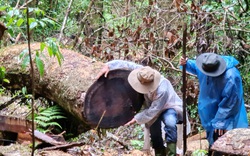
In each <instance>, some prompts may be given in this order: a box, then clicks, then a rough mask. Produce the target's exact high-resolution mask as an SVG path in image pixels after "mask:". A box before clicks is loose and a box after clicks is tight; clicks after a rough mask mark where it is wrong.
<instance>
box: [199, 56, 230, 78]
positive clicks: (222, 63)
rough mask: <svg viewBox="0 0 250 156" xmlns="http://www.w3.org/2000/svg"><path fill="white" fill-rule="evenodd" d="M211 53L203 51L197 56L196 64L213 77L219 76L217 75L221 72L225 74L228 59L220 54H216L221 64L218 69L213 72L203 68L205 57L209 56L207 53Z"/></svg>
mask: <svg viewBox="0 0 250 156" xmlns="http://www.w3.org/2000/svg"><path fill="white" fill-rule="evenodd" d="M209 54H211V53H203V54H201V55H199V56H198V57H197V58H196V66H197V67H198V69H199V70H200V71H201V72H202V73H204V74H205V75H207V76H211V77H217V76H220V75H221V74H223V73H224V72H225V70H226V68H227V65H226V61H225V60H224V59H223V58H222V57H221V56H219V55H217V54H215V55H217V56H218V60H219V62H220V65H219V67H218V69H217V70H216V71H213V72H207V71H205V70H203V68H202V63H203V60H204V59H205V57H207V55H209Z"/></svg>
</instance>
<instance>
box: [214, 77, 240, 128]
mask: <svg viewBox="0 0 250 156" xmlns="http://www.w3.org/2000/svg"><path fill="white" fill-rule="evenodd" d="M240 85H241V79H240V77H233V76H232V77H231V78H230V79H229V80H228V82H227V83H226V86H225V88H224V90H223V92H222V97H223V98H222V100H221V102H220V103H219V105H218V106H219V108H218V111H217V113H216V115H215V118H214V119H213V120H212V126H213V127H214V129H222V130H226V129H227V127H228V125H229V124H230V121H231V120H233V119H232V118H233V117H234V116H235V115H236V114H237V113H238V112H239V110H240V107H241V99H240V98H241V95H240V94H241V91H240V90H239V89H240V88H241V87H240Z"/></svg>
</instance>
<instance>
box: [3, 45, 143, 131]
mask: <svg viewBox="0 0 250 156" xmlns="http://www.w3.org/2000/svg"><path fill="white" fill-rule="evenodd" d="M27 47H28V46H27V44H23V45H15V46H10V47H6V48H5V49H2V50H0V66H4V67H5V68H6V74H7V75H6V76H7V77H6V78H7V79H9V80H10V83H9V84H6V83H4V84H3V85H4V86H6V87H7V88H10V89H20V88H21V87H23V86H27V88H30V82H31V81H30V74H29V68H27V69H25V70H23V69H22V68H21V64H22V63H21V61H20V60H19V55H20V53H21V52H22V51H23V50H24V49H27ZM39 48H40V44H39V43H33V44H31V50H32V52H33V54H35V53H34V52H35V51H37V50H39ZM60 52H61V53H62V55H63V57H64V61H63V62H62V65H61V66H60V65H59V63H58V62H57V59H56V58H54V57H49V56H48V52H46V51H44V52H43V54H44V55H45V57H44V58H43V62H44V64H45V66H44V68H45V69H44V71H45V72H44V76H43V77H41V76H40V75H39V72H38V71H37V69H36V68H35V93H36V95H38V96H43V97H45V98H48V99H50V100H52V101H54V102H56V103H57V104H58V105H60V106H61V107H63V108H64V109H65V110H66V111H67V112H69V113H71V114H72V115H73V116H75V117H76V118H77V119H79V120H80V121H82V123H83V124H84V125H86V126H91V127H92V128H93V127H97V126H98V127H100V128H114V127H118V126H120V125H123V124H125V123H126V122H128V121H129V120H130V119H132V117H133V115H134V114H135V113H136V112H137V111H139V109H140V108H141V105H142V103H143V97H142V95H141V94H138V93H136V92H135V91H134V90H133V89H132V88H131V87H130V85H129V84H128V82H127V76H128V74H129V73H130V71H126V70H116V71H110V73H109V74H108V77H107V78H104V77H101V78H100V79H98V80H97V81H96V79H95V77H96V75H97V73H98V72H99V71H100V70H101V68H102V67H103V65H104V64H103V63H101V62H97V61H94V60H93V59H91V58H89V57H86V56H84V55H81V54H80V53H77V52H74V51H71V50H66V49H60ZM85 97H86V98H85Z"/></svg>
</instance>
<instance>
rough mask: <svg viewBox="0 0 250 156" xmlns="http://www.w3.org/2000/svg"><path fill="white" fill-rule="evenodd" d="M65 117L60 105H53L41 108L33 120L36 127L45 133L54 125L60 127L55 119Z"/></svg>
mask: <svg viewBox="0 0 250 156" xmlns="http://www.w3.org/2000/svg"><path fill="white" fill-rule="evenodd" d="M65 118H66V117H65V116H64V112H63V111H62V109H61V107H59V106H58V105H54V106H52V107H49V108H45V109H43V110H41V111H40V112H39V113H38V114H36V115H35V118H34V121H35V122H36V124H37V129H38V130H40V131H41V132H44V133H45V132H48V131H51V130H53V129H54V128H56V127H57V128H60V129H62V127H61V125H60V124H59V123H58V122H57V121H58V120H59V119H65Z"/></svg>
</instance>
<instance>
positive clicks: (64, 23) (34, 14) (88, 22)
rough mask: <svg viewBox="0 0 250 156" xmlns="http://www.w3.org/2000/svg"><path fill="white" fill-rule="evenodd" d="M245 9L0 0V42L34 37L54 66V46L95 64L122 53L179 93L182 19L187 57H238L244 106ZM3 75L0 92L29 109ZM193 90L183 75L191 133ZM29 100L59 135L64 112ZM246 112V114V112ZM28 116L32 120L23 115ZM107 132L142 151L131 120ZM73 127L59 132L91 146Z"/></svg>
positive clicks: (165, 0)
mask: <svg viewBox="0 0 250 156" xmlns="http://www.w3.org/2000/svg"><path fill="white" fill-rule="evenodd" d="M249 7H250V2H249V0H124V1H122V0H102V1H101V0H1V1H0V48H5V47H8V46H11V45H17V44H23V43H28V41H29V42H31V43H35V42H38V43H40V44H41V48H45V47H47V48H48V51H49V52H50V53H51V55H53V56H55V57H56V58H57V60H58V64H61V62H62V61H63V55H61V53H60V48H64V49H71V50H73V51H76V52H78V53H80V54H82V55H84V56H87V57H89V58H91V59H93V60H94V61H99V62H103V63H105V62H107V61H110V60H113V59H123V60H129V61H134V62H137V63H140V64H144V65H150V66H152V67H153V68H155V69H157V70H158V71H160V72H161V73H162V74H163V75H164V76H165V77H166V78H168V79H169V80H170V81H171V83H172V84H173V86H174V87H175V89H176V91H177V92H178V94H179V95H180V97H182V89H183V88H182V70H180V69H179V59H180V57H181V56H182V55H183V53H182V52H183V31H184V26H185V25H186V26H187V27H186V28H187V36H185V37H186V40H187V41H186V56H187V57H188V58H195V57H196V56H197V55H199V54H201V53H203V52H215V53H218V54H222V55H232V56H234V57H235V58H236V59H237V60H238V61H239V65H238V69H239V70H240V72H241V76H242V81H243V88H244V100H245V105H246V107H247V109H248V110H249V108H250V94H249V93H250V71H249V67H250V8H249ZM27 8H28V9H27ZM27 11H28V13H27ZM27 15H28V17H27ZM27 23H28V25H29V27H27ZM28 30H29V32H28ZM27 32H28V33H27ZM27 52H28V51H26V53H27ZM25 56H26V55H25V54H24V53H23V54H22V55H21V56H20V58H22V60H23V62H22V65H23V66H24V67H25V66H29V65H30V64H29V63H30V62H29V57H28V55H27V57H25ZM40 57H41V55H37V57H36V58H35V59H36V61H35V64H34V66H36V67H37V68H38V70H39V73H40V75H41V77H42V76H43V73H44V63H43V61H42V59H40ZM6 75H7V73H6V72H5V67H4V66H1V67H0V95H2V96H5V95H11V97H12V98H13V97H16V96H18V97H19V99H21V102H22V103H24V105H27V106H29V107H32V99H33V100H34V92H33V94H32V93H31V92H27V89H26V87H25V86H24V87H22V88H20V89H18V90H9V89H7V88H5V87H4V84H6V83H9V80H8V77H6ZM198 93H199V88H198V81H197V78H196V77H195V76H193V75H192V74H189V73H188V74H187V89H186V99H187V108H188V113H189V115H190V121H191V124H192V134H197V133H199V132H200V131H202V127H201V125H200V121H199V117H198V115H197V98H198ZM32 97H33V98H32ZM37 101H39V103H40V104H41V105H40V106H39V108H36V109H35V112H34V114H33V118H34V120H35V121H36V122H37V123H38V124H39V126H40V127H39V128H40V129H39V130H41V131H43V132H53V133H57V134H59V133H62V132H63V131H64V130H65V125H63V123H62V121H63V120H65V118H66V116H67V115H65V114H64V113H65V112H63V110H62V109H60V108H59V107H57V105H56V104H55V103H53V101H50V100H48V99H43V98H42V97H39V98H37V97H36V102H37ZM33 102H34V101H33ZM1 103H2V102H1V101H0V104H1ZM33 104H34V103H33ZM32 108H33V107H32ZM52 112H53V114H52ZM248 115H249V118H250V112H249V111H248ZM29 118H30V119H31V118H32V117H31V116H30V114H29ZM44 121H46V122H44ZM71 128H72V127H71ZM110 131H112V132H114V133H116V134H118V133H121V135H122V136H121V138H123V139H124V140H128V139H130V140H132V142H131V144H130V145H129V147H126V150H128V149H131V148H133V149H142V146H143V131H142V128H141V127H140V126H138V125H137V126H134V127H133V130H132V133H131V134H130V133H129V132H128V130H127V129H125V130H124V129H122V128H118V129H113V130H110ZM121 131H123V132H121ZM71 132H72V133H71ZM73 133H75V132H73V131H70V130H68V129H67V132H66V133H65V134H64V137H65V138H66V139H68V140H70V141H75V140H77V139H79V140H84V139H85V141H86V144H92V145H93V144H97V141H96V140H98V139H97V138H98V135H94V134H96V133H95V132H93V131H90V132H89V133H90V134H86V133H85V134H81V135H79V134H77V135H79V136H75V134H73ZM91 134H92V135H91ZM129 134H130V136H129ZM125 138H126V139H125ZM103 142H104V141H103ZM109 143H110V142H109ZM106 144H107V142H106ZM110 144H111V143H110ZM110 146H112V145H110ZM98 148H100V151H99V152H101V151H105V147H99V146H98ZM83 151H84V149H83ZM99 154H100V153H99Z"/></svg>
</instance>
